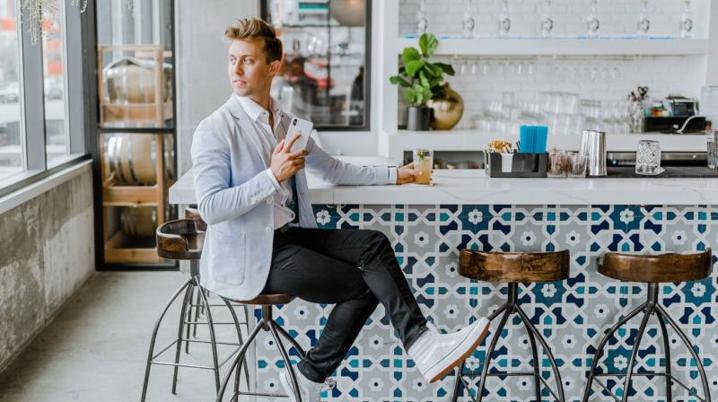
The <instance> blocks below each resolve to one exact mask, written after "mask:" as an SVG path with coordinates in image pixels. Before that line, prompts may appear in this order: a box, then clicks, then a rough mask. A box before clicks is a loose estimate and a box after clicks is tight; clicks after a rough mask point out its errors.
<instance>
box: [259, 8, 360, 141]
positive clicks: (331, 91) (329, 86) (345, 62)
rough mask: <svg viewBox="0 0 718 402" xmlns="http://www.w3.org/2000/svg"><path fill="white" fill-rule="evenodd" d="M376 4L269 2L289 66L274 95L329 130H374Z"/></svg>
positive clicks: (266, 11)
mask: <svg viewBox="0 0 718 402" xmlns="http://www.w3.org/2000/svg"><path fill="white" fill-rule="evenodd" d="M370 6H371V1H370V0H332V1H329V0H316V1H311V2H309V1H296V0H263V1H262V18H263V19H264V20H265V21H268V22H270V23H271V24H272V25H273V26H274V27H275V28H277V30H278V32H279V35H280V37H281V39H282V42H283V44H284V54H285V64H284V68H283V71H282V74H281V75H279V76H277V77H275V81H274V82H273V84H272V95H273V96H274V97H275V98H277V99H278V100H279V101H280V103H281V104H282V107H283V108H284V110H287V111H289V112H292V113H294V114H296V115H297V116H299V117H302V118H305V119H309V120H312V121H313V122H314V127H316V128H317V129H324V130H368V129H369V99H370V96H369V82H370V75H369V66H370V63H369V55H370V54H371V52H370V43H371V40H370V38H371V26H370V18H368V16H370V15H371V7H370Z"/></svg>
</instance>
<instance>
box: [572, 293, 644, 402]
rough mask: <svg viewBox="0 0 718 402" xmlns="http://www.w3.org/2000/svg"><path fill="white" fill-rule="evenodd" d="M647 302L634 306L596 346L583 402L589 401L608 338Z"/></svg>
mask: <svg viewBox="0 0 718 402" xmlns="http://www.w3.org/2000/svg"><path fill="white" fill-rule="evenodd" d="M646 304H647V303H643V304H641V305H640V306H638V307H636V308H634V309H633V310H631V312H630V313H628V315H626V316H625V317H623V318H622V319H621V320H619V321H618V322H617V323H615V324H614V325H613V327H611V329H609V330H608V332H606V334H605V335H604V336H603V338H601V341H600V342H599V344H598V347H597V348H596V351H595V352H594V354H593V363H592V364H591V370H590V371H589V372H588V380H587V381H586V388H585V390H584V392H583V398H582V399H581V400H582V402H588V397H589V396H591V387H592V385H593V380H594V378H595V375H596V369H597V368H598V361H599V359H600V358H601V356H602V355H603V351H604V349H605V347H606V344H607V343H608V340H609V339H610V338H611V336H613V334H614V333H615V332H616V331H618V329H619V328H620V327H622V326H623V325H625V324H626V323H627V322H628V321H630V320H631V319H632V318H633V317H635V316H636V314H638V313H640V312H641V311H643V309H644V308H645V307H646Z"/></svg>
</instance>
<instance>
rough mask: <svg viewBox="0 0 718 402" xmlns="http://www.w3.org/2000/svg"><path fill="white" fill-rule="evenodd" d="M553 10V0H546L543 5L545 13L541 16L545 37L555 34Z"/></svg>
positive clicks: (542, 32) (542, 30)
mask: <svg viewBox="0 0 718 402" xmlns="http://www.w3.org/2000/svg"><path fill="white" fill-rule="evenodd" d="M553 26H554V22H553V12H552V10H551V0H545V2H544V5H543V15H542V16H541V36H543V37H544V38H548V37H551V35H552V34H553Z"/></svg>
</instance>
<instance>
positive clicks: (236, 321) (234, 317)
mask: <svg viewBox="0 0 718 402" xmlns="http://www.w3.org/2000/svg"><path fill="white" fill-rule="evenodd" d="M221 299H222V301H223V302H224V305H225V306H227V309H228V310H229V313H230V314H231V315H232V321H234V327H235V328H236V329H237V339H238V341H239V344H240V347H241V345H244V339H243V336H242V329H241V328H240V327H239V319H238V318H237V313H236V312H235V311H234V307H232V304H231V303H230V302H228V301H227V299H225V298H223V297H222V298H221ZM245 311H246V306H245ZM245 315H246V314H245ZM243 363H244V374H245V377H246V379H247V388H248V389H249V368H248V367H247V361H246V360H245V361H244V362H243ZM237 379H239V376H237Z"/></svg>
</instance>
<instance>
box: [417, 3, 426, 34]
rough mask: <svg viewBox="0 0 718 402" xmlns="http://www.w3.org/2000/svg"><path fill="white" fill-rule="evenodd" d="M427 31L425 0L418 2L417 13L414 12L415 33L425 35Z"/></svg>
mask: <svg viewBox="0 0 718 402" xmlns="http://www.w3.org/2000/svg"><path fill="white" fill-rule="evenodd" d="M428 30H429V18H428V17H427V16H426V0H421V2H419V11H417V12H416V32H417V33H420V34H422V33H425V32H427V31H428Z"/></svg>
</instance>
